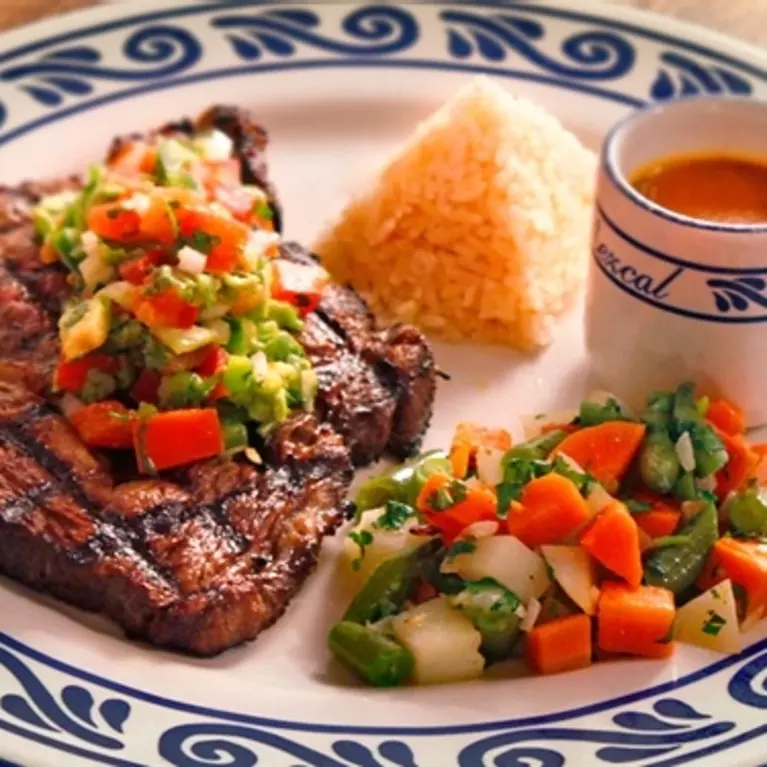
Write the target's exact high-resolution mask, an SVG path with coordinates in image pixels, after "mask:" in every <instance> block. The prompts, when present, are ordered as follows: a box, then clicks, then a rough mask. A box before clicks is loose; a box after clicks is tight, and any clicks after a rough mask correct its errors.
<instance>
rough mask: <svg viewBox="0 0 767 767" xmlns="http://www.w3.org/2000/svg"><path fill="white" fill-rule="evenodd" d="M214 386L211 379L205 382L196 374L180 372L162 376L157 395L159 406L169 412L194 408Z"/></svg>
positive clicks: (213, 381)
mask: <svg viewBox="0 0 767 767" xmlns="http://www.w3.org/2000/svg"><path fill="white" fill-rule="evenodd" d="M214 386H215V380H214V379H212V378H211V379H208V380H205V379H204V378H203V377H202V376H200V375H198V374H197V373H190V372H188V371H182V372H180V373H174V374H173V375H169V376H167V375H166V376H163V377H162V380H161V381H160V387H159V389H158V390H157V395H158V397H159V399H160V406H161V407H163V408H166V409H169V410H175V409H178V408H185V407H196V406H197V405H200V404H202V403H203V402H204V401H205V400H206V399H207V397H208V395H209V394H210V393H211V391H213V387H214Z"/></svg>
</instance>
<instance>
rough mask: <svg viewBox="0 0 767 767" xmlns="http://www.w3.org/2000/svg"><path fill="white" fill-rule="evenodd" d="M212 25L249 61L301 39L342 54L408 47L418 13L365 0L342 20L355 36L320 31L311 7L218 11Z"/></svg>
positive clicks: (280, 52)
mask: <svg viewBox="0 0 767 767" xmlns="http://www.w3.org/2000/svg"><path fill="white" fill-rule="evenodd" d="M211 25H212V26H213V27H214V28H216V29H224V30H227V31H228V32H229V34H228V35H227V39H228V40H229V41H230V43H231V44H232V47H233V49H234V51H235V53H236V54H237V55H238V56H239V57H240V58H242V59H245V60H247V61H255V60H258V59H260V58H261V57H262V56H264V55H265V54H271V55H273V56H278V57H282V58H286V57H290V56H293V55H295V53H296V52H297V50H298V49H297V44H298V43H301V44H302V45H306V46H309V47H310V48H316V49H318V50H321V51H325V52H327V53H334V54H338V55H345V56H382V55H386V54H389V53H394V52H398V51H402V50H405V49H406V48H409V47H410V46H411V45H413V43H415V42H416V40H417V39H418V26H417V23H416V21H415V18H414V17H413V15H412V14H410V13H409V12H408V11H406V10H405V9H404V8H402V7H397V6H387V5H369V6H364V7H362V8H359V9H357V10H356V11H353V12H352V13H350V14H348V15H347V16H346V17H345V18H344V20H343V23H342V25H341V26H342V30H343V32H344V33H345V35H346V36H347V37H348V38H349V39H350V40H338V39H335V38H333V37H331V36H329V35H326V34H321V33H320V32H319V31H317V27H319V26H320V18H319V16H317V14H315V13H314V12H312V11H307V10H283V11H268V12H266V13H259V14H253V15H226V16H219V17H218V18H215V19H214V20H213V21H212V22H211ZM360 41H362V43H360Z"/></svg>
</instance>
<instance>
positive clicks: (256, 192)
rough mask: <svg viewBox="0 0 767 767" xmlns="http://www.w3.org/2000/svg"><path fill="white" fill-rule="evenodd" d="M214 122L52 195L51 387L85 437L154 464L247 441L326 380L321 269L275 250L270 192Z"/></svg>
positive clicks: (45, 203) (48, 241) (44, 207)
mask: <svg viewBox="0 0 767 767" xmlns="http://www.w3.org/2000/svg"><path fill="white" fill-rule="evenodd" d="M241 170H242V169H241V167H240V161H239V160H238V159H237V158H236V157H234V156H233V145H232V141H231V140H230V139H229V138H228V137H227V136H226V135H225V134H223V133H221V132H219V131H216V130H213V131H210V132H208V133H205V134H202V135H197V136H194V137H190V136H187V135H185V134H182V133H178V134H173V135H160V136H157V137H155V138H152V139H148V140H141V141H134V142H132V143H127V144H124V145H122V146H121V148H120V150H119V151H118V152H117V153H116V154H115V155H114V156H113V157H112V158H111V159H110V161H109V163H108V165H107V166H105V167H94V168H92V169H91V170H90V173H89V178H88V180H87V183H86V184H85V186H84V188H83V189H82V190H81V191H79V192H72V193H66V194H59V195H55V196H51V197H47V198H45V199H43V200H42V201H41V203H40V204H39V205H38V207H37V209H36V211H35V222H36V226H37V230H38V233H39V235H40V237H41V239H42V250H41V255H42V259H43V260H44V261H47V262H54V261H60V262H61V263H63V264H64V265H65V266H66V267H67V268H68V269H69V272H70V277H69V279H70V282H71V284H72V287H73V298H72V299H71V301H70V302H69V304H68V305H67V306H66V308H65V311H64V313H63V315H62V317H61V321H60V323H59V329H60V338H61V359H60V362H59V364H58V367H57V369H56V372H55V380H54V389H55V390H56V391H59V392H62V393H65V397H64V405H65V412H66V413H67V414H68V415H69V417H70V419H71V421H72V423H73V425H74V426H75V428H76V429H77V430H78V431H79V433H80V434H81V436H82V438H83V439H84V440H85V442H86V443H88V444H89V445H92V446H94V447H102V448H118V449H119V448H126V449H131V448H132V449H135V452H136V457H137V463H138V466H139V468H140V469H141V470H142V471H144V472H147V473H152V472H156V471H159V470H162V469H167V468H170V467H173V466H178V465H181V464H184V463H187V462H190V461H195V460H199V459H201V458H207V457H209V456H213V455H218V454H221V453H224V452H228V453H232V452H236V451H240V450H246V452H247V454H248V455H249V457H251V458H253V459H254V460H258V455H257V453H255V452H254V449H253V448H252V447H249V445H251V443H252V441H253V439H255V438H257V437H258V436H260V437H264V436H265V435H267V434H268V433H269V432H270V431H271V430H272V429H273V428H274V427H275V425H276V424H278V423H280V422H281V421H284V420H285V419H286V418H287V417H288V415H289V414H290V413H291V412H292V411H294V410H296V409H311V407H312V404H313V400H314V395H315V389H316V376H315V374H314V371H313V370H312V367H311V364H310V362H309V360H308V359H307V357H306V354H305V353H304V349H303V348H302V346H301V344H300V343H299V342H298V340H297V335H298V333H299V332H300V331H301V329H302V325H303V323H302V320H301V316H302V315H304V314H306V313H307V312H308V311H311V310H312V309H313V308H314V307H315V306H316V304H317V303H318V301H319V299H320V294H321V291H322V289H323V287H324V285H325V284H326V282H327V279H328V276H327V274H326V273H325V271H324V270H323V269H321V268H320V267H319V266H316V267H313V266H306V265H303V264H293V263H290V262H288V261H285V260H282V259H275V256H276V255H277V254H278V249H277V246H278V242H279V235H278V234H277V233H276V232H275V231H274V226H273V211H272V208H271V207H270V204H269V198H268V195H267V193H266V192H265V191H264V190H263V189H261V188H259V187H256V186H248V185H245V184H243V183H241V181H240V178H241Z"/></svg>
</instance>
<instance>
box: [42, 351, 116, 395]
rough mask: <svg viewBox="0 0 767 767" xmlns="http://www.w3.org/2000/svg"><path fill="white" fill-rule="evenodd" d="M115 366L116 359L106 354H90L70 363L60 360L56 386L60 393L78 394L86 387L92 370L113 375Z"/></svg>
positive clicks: (56, 374)
mask: <svg viewBox="0 0 767 767" xmlns="http://www.w3.org/2000/svg"><path fill="white" fill-rule="evenodd" d="M115 365H116V362H115V359H114V357H109V356H108V355H106V354H89V355H88V356H87V357H81V358H80V359H76V360H71V361H70V362H65V361H64V360H60V361H59V364H58V365H57V366H56V372H55V373H54V377H53V381H54V385H55V387H56V389H58V390H60V391H68V392H73V393H75V394H77V393H78V392H80V391H82V388H83V386H85V382H86V381H87V380H88V372H89V371H90V370H100V371H101V372H102V373H112V372H114V369H115Z"/></svg>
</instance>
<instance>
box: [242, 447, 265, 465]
mask: <svg viewBox="0 0 767 767" xmlns="http://www.w3.org/2000/svg"><path fill="white" fill-rule="evenodd" d="M244 453H245V457H246V458H247V459H248V460H249V461H250V462H251V463H254V464H256V466H260V465H261V464H262V463H263V460H262V458H261V455H260V453H259V452H258V450H256V448H254V447H246V448H245V450H244Z"/></svg>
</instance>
